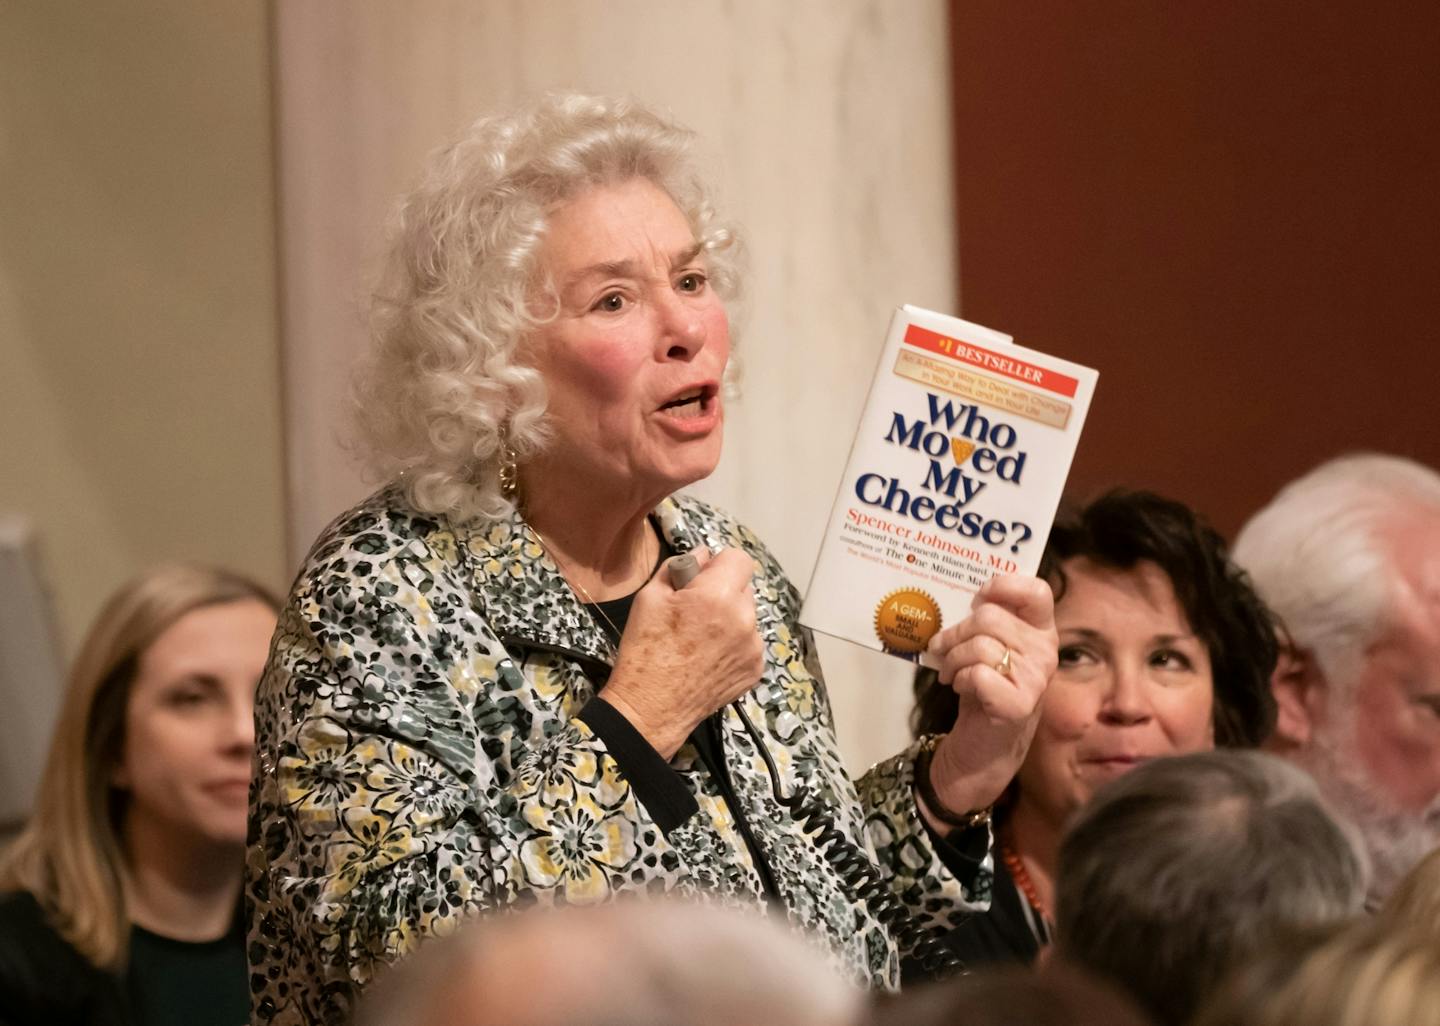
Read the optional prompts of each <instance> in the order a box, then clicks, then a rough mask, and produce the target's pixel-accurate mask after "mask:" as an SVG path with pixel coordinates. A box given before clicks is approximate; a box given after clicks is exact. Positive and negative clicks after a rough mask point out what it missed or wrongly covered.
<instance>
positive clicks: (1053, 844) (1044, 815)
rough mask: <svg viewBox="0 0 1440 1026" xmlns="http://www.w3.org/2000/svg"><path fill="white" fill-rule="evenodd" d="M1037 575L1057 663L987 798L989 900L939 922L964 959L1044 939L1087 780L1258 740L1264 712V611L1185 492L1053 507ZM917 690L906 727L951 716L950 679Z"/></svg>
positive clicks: (1014, 955) (1267, 640) (1021, 954)
mask: <svg viewBox="0 0 1440 1026" xmlns="http://www.w3.org/2000/svg"><path fill="white" fill-rule="evenodd" d="M1041 576H1042V577H1044V578H1046V579H1047V580H1048V581H1049V582H1050V585H1051V587H1052V588H1053V589H1054V592H1055V600H1056V601H1055V623H1056V628H1057V630H1058V631H1059V635H1060V663H1059V667H1058V669H1057V670H1056V671H1055V674H1054V676H1052V677H1051V679H1050V686H1049V688H1048V690H1047V691H1046V693H1045V697H1044V699H1043V701H1042V705H1041V713H1040V722H1039V726H1038V727H1037V729H1036V732H1035V738H1034V740H1033V742H1032V743H1031V745H1030V750H1029V752H1028V753H1027V755H1026V757H1025V761H1024V762H1023V764H1022V765H1021V767H1020V771H1019V773H1018V774H1017V775H1016V777H1015V779H1014V781H1013V782H1012V784H1011V786H1010V788H1009V790H1008V792H1007V793H1006V795H1005V797H1004V798H1003V799H1002V801H1001V802H1000V803H999V805H997V808H996V813H995V826H996V842H997V845H996V856H997V858H996V863H997V864H996V866H995V892H994V894H993V897H992V903H991V908H990V911H989V912H988V913H986V914H984V915H978V916H974V917H972V918H970V919H969V920H967V921H966V922H965V923H963V924H962V925H961V926H960V927H959V928H958V929H956V930H955V931H954V932H953V933H951V934H950V936H949V938H948V943H949V944H950V946H951V947H952V948H953V949H954V950H955V951H956V952H957V954H959V955H960V957H961V959H962V960H963V961H964V962H965V963H966V964H968V965H975V964H981V963H985V962H1007V961H1019V962H1031V961H1033V960H1034V959H1035V956H1036V955H1037V954H1038V953H1039V951H1040V949H1041V948H1042V947H1043V946H1044V945H1045V944H1047V943H1048V942H1049V939H1050V918H1051V915H1052V910H1053V907H1054V902H1053V895H1054V876H1055V861H1056V853H1057V851H1058V849H1059V844H1060V837H1061V834H1062V833H1063V832H1064V829H1065V825H1066V823H1067V821H1068V820H1069V819H1070V816H1071V815H1072V814H1073V813H1074V812H1075V811H1076V810H1077V809H1079V808H1080V807H1081V806H1082V805H1084V804H1085V803H1086V802H1087V801H1088V800H1089V798H1090V796H1091V795H1092V794H1093V793H1094V792H1095V791H1096V789H1098V788H1099V787H1101V786H1102V785H1103V784H1105V783H1106V782H1107V781H1109V780H1112V779H1114V778H1115V777H1118V776H1120V775H1121V774H1123V773H1126V772H1127V771H1129V770H1130V769H1132V768H1133V767H1135V766H1137V765H1139V764H1140V763H1141V762H1144V761H1145V760H1147V759H1155V758H1160V757H1162V756H1167V755H1180V754H1184V753H1188V752H1196V751H1202V750H1205V749H1209V748H1213V747H1215V746H1216V745H1220V746H1232V747H1252V746H1255V745H1257V744H1259V743H1260V742H1261V741H1262V740H1263V739H1264V738H1265V736H1266V735H1267V734H1268V733H1269V731H1270V728H1271V726H1272V725H1273V723H1274V718H1275V709H1274V702H1273V699H1272V698H1271V695H1270V688H1269V679H1270V674H1271V672H1272V671H1273V669H1274V667H1275V659H1276V640H1275V631H1274V626H1273V620H1272V618H1271V616H1270V613H1269V612H1268V610H1267V609H1266V608H1265V607H1264V605H1263V604H1262V603H1261V601H1260V599H1259V598H1258V597H1257V596H1256V594H1255V592H1254V591H1253V590H1252V589H1251V587H1250V584H1249V582H1248V580H1247V579H1246V578H1245V576H1244V574H1243V573H1241V572H1240V571H1239V570H1238V569H1237V568H1236V567H1235V566H1234V565H1233V564H1232V563H1231V562H1230V559H1229V556H1228V554H1227V552H1226V549H1225V545H1224V542H1223V540H1222V539H1221V538H1220V536H1219V535H1218V534H1216V533H1215V531H1213V530H1212V529H1210V528H1209V527H1208V526H1206V525H1205V523H1204V522H1203V521H1202V520H1200V518H1199V517H1197V516H1196V514H1195V513H1194V512H1193V511H1192V510H1190V509H1189V508H1188V507H1186V506H1184V505H1181V504H1180V503H1178V502H1172V501H1170V500H1169V499H1165V498H1162V497H1160V496H1158V495H1154V494H1151V493H1148V492H1129V491H1114V492H1110V493H1108V494H1106V495H1104V496H1102V497H1101V498H1099V499H1097V500H1096V501H1095V502H1093V503H1091V504H1090V505H1088V506H1086V507H1084V508H1082V509H1078V510H1074V509H1066V510H1063V511H1062V512H1061V514H1060V516H1059V518H1057V520H1056V522H1055V526H1054V528H1053V530H1052V531H1051V534H1050V540H1049V543H1048V544H1047V545H1046V549H1045V559H1044V561H1043V563H1042V566H1041ZM916 690H917V707H916V710H915V717H914V719H915V727H916V729H917V732H918V733H922V734H924V733H929V732H932V731H937V730H944V729H946V727H947V725H948V724H949V723H951V722H952V721H953V720H954V717H955V715H956V708H957V707H956V697H955V692H954V691H953V690H951V689H950V688H948V687H943V686H939V687H937V686H935V684H934V682H933V679H931V678H929V675H928V674H927V673H925V672H924V671H922V673H921V674H920V676H919V677H917V681H916Z"/></svg>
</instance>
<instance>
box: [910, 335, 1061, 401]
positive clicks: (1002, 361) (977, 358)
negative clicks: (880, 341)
mask: <svg viewBox="0 0 1440 1026" xmlns="http://www.w3.org/2000/svg"><path fill="white" fill-rule="evenodd" d="M905 341H906V343H907V344H909V345H912V346H915V347H916V348H917V349H924V350H926V351H927V352H931V353H938V354H940V355H941V356H948V357H950V359H952V360H959V361H960V362H961V363H968V364H970V365H971V366H972V367H979V368H980V369H981V370H987V371H990V372H991V373H992V374H1001V375H1003V376H1005V377H1007V378H1013V379H1014V380H1016V381H1023V382H1025V383H1026V384H1027V385H1036V386H1038V387H1040V388H1043V389H1045V390H1046V391H1047V392H1054V393H1055V394H1056V395H1063V396H1065V397H1066V398H1067V399H1073V398H1075V389H1076V387H1077V386H1078V385H1079V382H1078V381H1076V380H1075V379H1074V378H1072V377H1070V376H1069V375H1067V374H1061V373H1059V372H1057V371H1053V370H1046V369H1045V368H1044V367H1036V366H1035V365H1034V364H1031V363H1026V362H1024V361H1023V360H1016V359H1014V358H1013V357H1010V356H1006V355H1005V354H1003V353H996V352H993V351H991V350H989V349H981V348H980V347H979V346H975V345H971V344H970V343H969V342H962V341H960V340H959V339H954V338H950V337H948V336H946V335H941V334H938V333H937V332H934V331H930V330H928V329H926V328H922V327H920V325H918V324H912V325H910V327H909V328H908V329H907V330H906V332H905Z"/></svg>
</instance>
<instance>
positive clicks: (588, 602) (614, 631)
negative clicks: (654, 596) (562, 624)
mask: <svg viewBox="0 0 1440 1026" xmlns="http://www.w3.org/2000/svg"><path fill="white" fill-rule="evenodd" d="M645 523H646V525H647V526H648V525H649V523H650V521H649V520H648V519H647V520H646V521H645ZM525 526H526V527H528V528H529V529H530V533H531V534H533V535H534V536H535V537H536V539H537V540H538V541H539V542H540V545H541V546H542V547H543V548H544V549H545V552H546V554H547V555H549V557H550V561H551V562H552V563H554V564H555V569H556V570H559V571H560V579H561V580H563V581H564V582H565V583H566V584H568V585H569V586H570V590H571V591H574V592H578V593H579V597H580V598H582V599H583V600H584V603H583V604H584V606H585V608H586V609H587V610H591V611H592V612H593V613H598V614H599V615H600V619H602V620H604V621H605V625H606V626H607V627H609V628H610V637H612V638H614V641H615V644H616V645H619V644H620V636H621V634H622V633H623V632H622V631H621V630H620V628H619V627H617V626H615V621H614V620H612V619H610V616H609V614H607V613H606V612H605V607H604V606H602V605H601V604H600V603H599V602H597V601H596V600H595V596H593V595H591V594H590V592H589V590H588V589H587V588H586V587H585V585H583V584H581V583H580V582H579V581H574V580H571V579H570V575H569V574H567V573H566V572H565V567H564V566H562V565H561V563H560V555H559V553H558V552H557V551H556V549H555V547H554V546H553V545H551V544H550V543H549V542H548V541H546V540H545V536H544V535H543V534H541V533H540V532H539V530H537V529H536V527H535V525H534V524H532V523H529V522H528V521H527V522H526V524H525ZM646 534H647V536H648V535H650V534H654V532H653V531H648V532H646ZM655 541H656V543H657V544H658V543H659V541H660V536H659V535H655ZM640 544H641V554H642V555H643V554H644V552H645V549H648V548H649V547H650V546H649V544H648V543H647V539H646V538H641V540H640ZM656 556H657V558H658V556H659V553H658V552H657V553H656ZM647 579H648V578H647ZM641 587H644V585H641Z"/></svg>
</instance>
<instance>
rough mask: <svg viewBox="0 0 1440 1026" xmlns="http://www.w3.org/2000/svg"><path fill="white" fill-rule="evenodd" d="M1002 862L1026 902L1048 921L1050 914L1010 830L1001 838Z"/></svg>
mask: <svg viewBox="0 0 1440 1026" xmlns="http://www.w3.org/2000/svg"><path fill="white" fill-rule="evenodd" d="M1000 860H1001V861H1002V862H1004V863H1005V868H1006V869H1008V870H1009V871H1010V879H1012V880H1014V881H1015V886H1016V887H1019V888H1020V893H1021V894H1023V895H1025V900H1026V901H1028V902H1030V907H1031V908H1033V909H1034V910H1035V911H1036V912H1038V913H1040V916H1041V918H1043V919H1046V920H1048V919H1049V918H1050V913H1049V911H1047V910H1046V908H1045V905H1044V903H1043V902H1042V901H1041V900H1040V895H1039V893H1038V892H1037V891H1036V890H1035V881H1033V880H1031V879H1030V874H1029V873H1028V872H1026V870H1025V863H1024V861H1023V860H1022V859H1021V858H1020V853H1019V852H1018V851H1016V850H1015V837H1014V834H1013V833H1012V832H1011V831H1010V830H1009V829H1008V828H1007V829H1006V830H1005V831H1004V833H1003V834H1002V835H1001V838H1000Z"/></svg>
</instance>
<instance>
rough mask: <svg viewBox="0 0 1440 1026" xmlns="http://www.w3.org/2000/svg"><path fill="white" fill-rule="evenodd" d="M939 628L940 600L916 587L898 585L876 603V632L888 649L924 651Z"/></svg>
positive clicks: (893, 650)
mask: <svg viewBox="0 0 1440 1026" xmlns="http://www.w3.org/2000/svg"><path fill="white" fill-rule="evenodd" d="M939 629H940V604H939V603H938V602H936V601H935V600H934V599H933V598H931V597H930V596H929V595H927V594H926V593H925V592H923V591H921V590H920V589H919V588H900V589H898V590H896V591H892V592H891V593H890V594H888V595H886V596H885V597H884V598H883V599H881V600H880V604H879V605H878V606H876V607H875V636H876V637H878V638H879V639H880V644H882V645H884V646H885V650H886V651H887V652H896V653H899V654H901V655H915V654H917V653H919V652H923V651H925V646H926V645H928V644H930V639H931V638H933V637H934V636H935V632H936V631H938V630H939Z"/></svg>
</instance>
